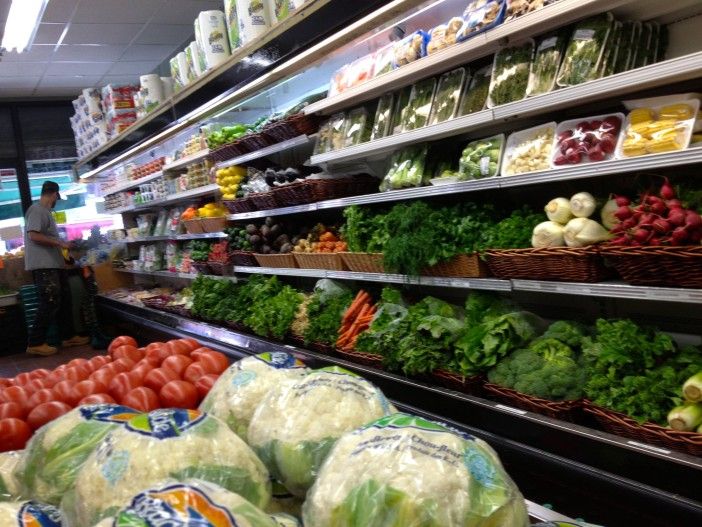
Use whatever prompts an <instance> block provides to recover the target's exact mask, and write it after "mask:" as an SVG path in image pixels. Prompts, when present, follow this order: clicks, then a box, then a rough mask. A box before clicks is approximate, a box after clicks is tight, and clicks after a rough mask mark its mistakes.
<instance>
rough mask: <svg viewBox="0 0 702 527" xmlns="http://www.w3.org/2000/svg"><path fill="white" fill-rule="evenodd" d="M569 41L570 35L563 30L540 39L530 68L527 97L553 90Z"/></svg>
mask: <svg viewBox="0 0 702 527" xmlns="http://www.w3.org/2000/svg"><path fill="white" fill-rule="evenodd" d="M567 41H568V36H567V34H566V33H565V32H563V31H561V32H560V33H558V34H552V35H548V36H546V37H543V38H542V39H541V40H540V41H539V43H538V45H537V46H536V51H535V53H534V60H533V61H532V63H531V69H530V70H529V85H528V86H527V93H526V94H527V97H531V96H534V95H541V94H542V93H548V92H550V91H551V90H553V87H554V86H555V85H556V76H557V75H558V68H559V67H560V66H561V59H562V58H563V50H564V49H565V45H566V43H567Z"/></svg>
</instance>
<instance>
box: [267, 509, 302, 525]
mask: <svg viewBox="0 0 702 527" xmlns="http://www.w3.org/2000/svg"><path fill="white" fill-rule="evenodd" d="M271 518H273V519H274V520H275V522H276V523H277V524H278V527H302V524H301V523H300V521H299V520H298V519H297V518H295V517H294V516H290V515H289V514H285V513H282V512H281V513H278V514H273V515H272V516H271Z"/></svg>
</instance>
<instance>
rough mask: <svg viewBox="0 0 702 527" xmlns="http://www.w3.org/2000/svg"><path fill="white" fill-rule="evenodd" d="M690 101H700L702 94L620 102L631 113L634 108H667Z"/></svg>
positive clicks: (663, 96)
mask: <svg viewBox="0 0 702 527" xmlns="http://www.w3.org/2000/svg"><path fill="white" fill-rule="evenodd" d="M690 99H697V100H700V101H702V93H678V94H675V95H661V96H660V97H647V98H645V99H631V100H629V101H622V104H623V105H624V107H625V108H626V109H627V110H629V111H631V110H635V109H636V108H652V107H655V106H668V105H669V104H674V103H678V102H684V101H689V100H690Z"/></svg>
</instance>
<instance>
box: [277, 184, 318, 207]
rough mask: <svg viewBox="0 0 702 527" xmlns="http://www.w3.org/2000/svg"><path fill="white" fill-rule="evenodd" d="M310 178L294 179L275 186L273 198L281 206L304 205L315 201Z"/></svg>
mask: <svg viewBox="0 0 702 527" xmlns="http://www.w3.org/2000/svg"><path fill="white" fill-rule="evenodd" d="M310 182H311V180H303V181H296V182H294V183H290V184H289V185H282V186H280V187H276V188H275V190H274V191H273V192H275V200H276V202H277V203H278V204H279V205H280V206H281V207H292V206H295V205H305V204H306V203H313V202H314V201H315V197H314V194H313V193H312V189H311V187H310Z"/></svg>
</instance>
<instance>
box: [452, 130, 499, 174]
mask: <svg viewBox="0 0 702 527" xmlns="http://www.w3.org/2000/svg"><path fill="white" fill-rule="evenodd" d="M504 142H505V136H504V134H500V135H495V136H493V137H487V138H485V139H481V140H479V141H472V142H470V143H468V145H467V146H466V147H465V148H464V149H463V153H462V154H461V160H460V161H459V164H458V179H459V181H467V180H470V179H480V178H484V177H492V176H496V175H497V173H498V172H499V170H500V158H501V157H502V147H503V145H504Z"/></svg>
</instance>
